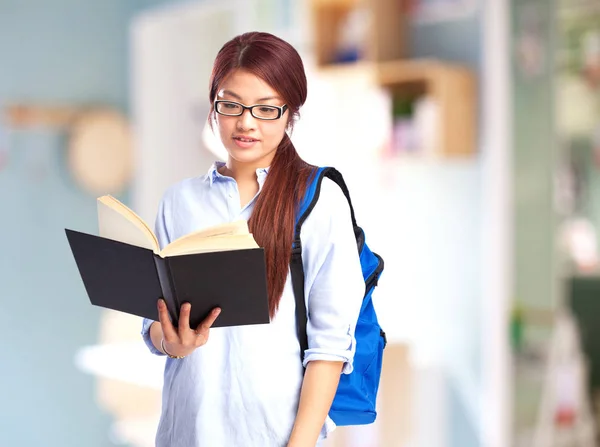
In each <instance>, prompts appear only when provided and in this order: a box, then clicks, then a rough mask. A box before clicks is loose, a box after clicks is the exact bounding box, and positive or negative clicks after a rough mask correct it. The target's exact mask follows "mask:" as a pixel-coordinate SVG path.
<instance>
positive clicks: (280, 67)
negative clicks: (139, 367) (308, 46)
mask: <svg viewBox="0 0 600 447" xmlns="http://www.w3.org/2000/svg"><path fill="white" fill-rule="evenodd" d="M306 95H307V86H306V76H305V73H304V67H303V64H302V60H301V58H300V56H299V55H298V53H297V52H296V50H295V49H294V48H293V47H292V46H291V45H289V44H288V43H286V42H285V41H283V40H281V39H279V38H277V37H275V36H273V35H270V34H266V33H247V34H243V35H241V36H238V37H236V38H234V39H232V40H231V41H229V42H227V43H226V44H225V45H224V46H223V48H222V49H221V50H220V52H219V53H218V55H217V58H216V60H215V63H214V67H213V72H212V76H211V79H210V103H211V105H212V107H211V113H210V115H209V120H211V125H213V127H214V126H215V125H216V128H217V129H218V132H219V135H220V138H221V140H222V142H223V144H224V146H225V148H226V149H227V153H228V158H227V162H226V163H220V162H216V163H215V164H214V165H213V166H212V167H211V168H210V170H209V171H208V173H207V174H206V175H203V176H199V177H195V178H191V179H186V180H184V181H182V182H180V183H178V184H176V185H174V186H172V187H171V188H169V189H168V190H167V192H166V193H165V195H164V197H163V200H162V201H161V204H160V207H159V212H158V216H157V221H156V233H157V235H158V237H159V241H160V243H161V245H162V246H164V245H165V244H167V243H169V242H170V241H173V240H175V239H177V238H178V237H180V236H183V235H185V234H187V233H189V232H191V231H194V230H198V229H200V228H203V227H207V226H210V225H216V224H219V223H223V222H229V221H233V220H236V219H240V218H243V219H247V220H248V224H249V227H250V231H251V232H252V233H253V235H254V238H255V239H256V241H257V243H258V244H259V245H260V246H261V247H264V249H265V253H266V259H267V279H268V290H269V308H270V314H271V323H270V324H267V325H256V326H244V327H227V328H218V329H213V330H212V331H211V330H210V326H211V325H212V324H213V322H214V321H215V319H216V318H218V314H219V309H215V310H214V311H213V313H212V314H211V315H210V316H208V317H207V318H206V320H205V321H204V322H203V323H202V324H200V326H198V327H197V328H190V326H189V313H190V309H189V304H184V305H183V306H182V308H181V310H180V312H181V316H180V319H179V324H178V326H177V327H174V326H173V324H172V323H171V321H170V319H169V316H168V313H167V310H166V308H165V305H164V303H163V302H162V300H159V302H158V309H159V315H160V321H159V322H154V321H150V320H144V324H143V330H142V334H143V337H144V340H145V341H146V343H147V345H148V347H149V348H150V350H151V351H152V352H153V353H155V354H158V355H168V356H169V358H168V359H167V362H166V367H165V375H164V388H163V405H162V415H161V420H160V424H159V427H158V431H157V435H156V445H157V446H158V447H167V446H168V447H174V446H177V447H286V446H287V447H314V446H315V445H318V443H319V442H320V441H321V440H322V439H324V438H325V437H326V436H327V433H328V432H330V431H331V430H332V429H333V428H334V424H333V422H332V421H331V419H329V418H328V416H327V414H328V411H329V408H330V406H331V403H332V400H333V397H334V395H335V391H336V389H337V386H338V382H339V379H340V374H341V373H342V374H343V373H345V374H348V373H350V372H351V371H352V360H353V355H354V352H355V339H354V329H355V324H356V320H357V318H358V313H359V310H360V306H361V302H362V298H363V292H364V280H363V277H362V270H361V266H360V261H359V256H358V251H357V247H356V240H355V236H354V233H353V228H352V222H351V216H350V207H349V205H348V202H347V200H346V198H345V197H344V195H343V193H342V191H341V189H340V188H339V187H338V186H337V185H336V184H335V183H334V182H332V181H331V180H329V179H324V181H323V185H322V189H321V195H320V198H319V201H318V202H317V205H316V206H315V208H314V210H313V211H312V213H311V214H310V215H309V217H308V218H307V219H306V221H305V223H304V225H303V226H302V230H301V231H302V242H303V245H302V259H303V263H304V272H305V299H306V306H307V310H308V316H309V318H308V325H307V332H308V340H309V349H308V350H306V351H305V352H304V356H303V358H304V361H303V362H301V361H300V358H301V357H300V344H299V340H298V338H297V335H296V322H295V301H294V294H293V290H292V284H291V278H290V274H289V262H290V255H291V246H292V239H293V229H294V224H295V211H296V208H297V205H298V202H299V201H300V200H301V199H302V197H303V194H304V192H305V189H306V183H307V181H308V179H309V177H310V175H311V173H312V172H313V169H314V167H313V166H311V165H309V164H307V163H305V162H304V161H303V160H302V159H301V158H300V157H299V156H298V154H297V153H296V150H295V148H294V146H293V144H292V142H291V140H290V138H289V137H288V135H287V133H286V131H290V130H291V128H292V126H293V123H294V120H295V119H296V118H297V117H298V112H299V109H300V107H301V106H302V105H303V104H304V101H305V100H306ZM332 113H335V111H332ZM315 144H319V141H318V138H317V136H315ZM235 275H236V272H234V271H232V272H231V276H232V278H235ZM209 333H210V340H209Z"/></svg>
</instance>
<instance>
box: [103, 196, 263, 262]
mask: <svg viewBox="0 0 600 447" xmlns="http://www.w3.org/2000/svg"><path fill="white" fill-rule="evenodd" d="M97 202H98V228H99V232H100V236H102V237H106V238H109V239H112V240H115V241H120V242H124V243H126V244H131V245H136V246H138V247H144V248H147V249H149V250H152V251H153V252H154V253H155V254H157V255H158V256H160V257H161V258H165V257H167V256H177V255H184V254H192V253H205V252H214V251H223V250H242V249H246V248H258V244H257V243H256V241H255V240H254V238H253V237H252V235H251V234H250V233H249V232H248V223H247V222H246V221H245V220H238V221H235V222H232V223H225V224H222V225H217V226H214V227H210V228H206V229H203V230H199V231H195V232H193V233H190V234H187V235H185V236H182V237H180V238H179V239H177V240H174V241H173V242H171V243H170V244H168V245H167V246H166V247H164V248H163V249H162V250H161V249H160V247H159V244H158V239H157V238H156V236H155V234H154V233H153V232H152V230H151V229H150V227H149V226H148V224H146V222H144V221H143V220H142V218H141V217H139V216H138V215H137V214H136V213H135V212H133V211H132V210H131V209H130V208H128V207H127V206H126V205H124V204H123V203H121V202H120V201H118V200H117V199H115V198H114V197H112V196H102V197H100V198H98V201H97Z"/></svg>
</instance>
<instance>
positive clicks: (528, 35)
mask: <svg viewBox="0 0 600 447" xmlns="http://www.w3.org/2000/svg"><path fill="white" fill-rule="evenodd" d="M251 30H260V31H267V32H271V33H274V34H276V35H278V36H280V37H282V38H284V39H286V40H287V41H289V42H290V43H291V44H292V45H294V46H295V48H296V49H297V50H298V51H299V52H300V54H301V56H302V57H303V59H304V61H305V66H306V71H307V76H308V81H309V94H308V100H307V103H306V105H305V107H304V108H303V109H302V111H301V112H302V113H301V115H302V117H301V120H300V121H299V122H298V124H297V126H296V128H295V129H294V132H293V134H292V140H293V141H294V143H295V145H296V148H297V149H298V151H299V153H300V155H301V156H302V157H303V158H304V159H306V160H307V161H309V162H311V163H313V164H319V165H333V166H336V167H337V168H338V169H339V170H341V171H342V173H343V174H344V176H345V178H346V181H347V183H348V185H349V188H350V191H351V193H352V198H353V202H354V205H355V208H356V213H357V219H358V223H359V224H360V225H361V226H362V227H363V228H364V229H365V232H366V234H367V239H368V241H369V245H370V247H371V248H372V249H373V250H374V251H376V252H378V253H379V254H380V255H381V256H382V257H383V258H384V259H385V261H386V270H385V272H384V274H383V276H382V280H381V281H380V285H379V287H378V290H377V291H376V293H375V303H376V306H377V309H378V312H379V315H380V320H381V324H382V326H383V328H384V330H385V331H386V332H387V334H388V340H389V344H388V347H387V348H386V353H385V357H384V366H383V376H382V380H381V387H380V394H379V400H378V405H379V407H380V409H379V417H378V420H377V422H376V423H375V424H373V425H371V426H365V427H350V428H343V429H339V430H336V431H335V432H334V435H333V436H332V437H331V438H330V439H329V440H328V441H327V443H326V445H327V447H480V446H481V447H521V446H527V447H529V446H533V447H558V446H565V447H570V446H585V447H588V446H590V447H591V446H596V445H598V439H599V436H598V433H599V422H600V419H599V418H600V393H599V392H598V390H599V389H600V324H597V319H598V318H600V265H599V260H600V256H599V248H600V246H599V241H598V231H599V229H600V1H598V0H554V1H551V0H550V1H549V0H239V1H235V0H198V1H185V2H183V1H176V0H172V1H168V0H102V1H95V2H93V1H90V0H77V1H75V0H0V250H1V255H0V286H1V287H0V328H1V330H2V335H1V337H0V340H1V341H0V358H1V359H2V360H0V362H1V364H0V380H1V383H2V385H1V386H0V402H1V403H2V405H0V446H2V447H13V446H15V447H17V446H19V447H20V446H23V447H29V446H43V447H81V446H85V447H109V446H126V447H149V446H152V445H154V433H155V430H156V426H157V423H158V415H159V412H160V390H161V387H162V369H163V366H164V359H163V358H158V357H156V356H152V355H151V354H150V353H149V352H148V351H147V349H146V348H145V346H144V345H143V344H142V341H141V338H140V335H139V332H140V328H141V320H140V319H138V318H135V317H131V316H128V315H125V314H121V313H117V312H111V311H106V310H103V309H100V308H96V307H93V306H91V305H90V303H89V301H88V298H87V295H86V292H85V289H84V287H83V284H82V282H81V279H80V277H79V275H78V271H77V268H76V265H75V263H74V261H73V258H72V255H71V253H70V250H69V247H68V244H67V240H66V237H65V234H64V229H65V228H71V229H74V230H78V231H85V232H91V233H95V232H97V220H96V219H97V216H96V200H95V199H96V198H97V197H98V196H100V195H103V194H113V195H114V196H116V197H117V198H119V199H120V200H122V201H124V202H125V203H126V204H127V205H129V206H130V207H131V208H133V209H134V210H135V211H136V212H137V213H138V214H139V215H140V216H141V217H143V218H144V219H145V220H146V221H147V222H148V223H150V224H151V225H152V224H153V222H154V215H155V213H156V209H157V204H158V201H159V199H160V197H161V195H162V193H163V191H164V190H165V189H166V188H167V187H168V186H169V185H171V184H172V183H174V182H176V181H178V180H180V179H182V178H184V177H190V176H197V175H202V174H204V173H205V172H206V171H207V170H208V168H209V166H210V165H211V164H212V162H213V161H215V160H218V159H223V158H224V156H225V153H224V151H223V148H222V147H221V145H220V143H219V141H218V139H217V138H216V137H215V135H214V134H212V132H211V131H210V130H209V129H207V126H206V116H207V113H208V108H209V103H208V97H207V94H208V79H209V75H210V70H211V67H212V63H213V60H214V57H215V56H216V53H217V51H218V50H219V48H220V47H221V46H222V45H223V44H224V43H225V42H226V41H227V40H229V39H230V38H231V37H233V36H235V35H237V34H239V33H241V32H245V31H251Z"/></svg>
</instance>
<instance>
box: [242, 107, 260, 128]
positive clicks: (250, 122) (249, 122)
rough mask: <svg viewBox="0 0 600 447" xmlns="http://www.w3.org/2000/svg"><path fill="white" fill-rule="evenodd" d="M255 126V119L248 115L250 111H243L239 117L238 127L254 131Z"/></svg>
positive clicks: (250, 114)
mask: <svg viewBox="0 0 600 447" xmlns="http://www.w3.org/2000/svg"><path fill="white" fill-rule="evenodd" d="M255 125H256V118H254V117H253V116H252V113H250V110H248V109H246V110H244V113H242V114H241V115H240V117H239V120H238V126H239V127H240V128H241V129H244V130H250V129H254V127H255Z"/></svg>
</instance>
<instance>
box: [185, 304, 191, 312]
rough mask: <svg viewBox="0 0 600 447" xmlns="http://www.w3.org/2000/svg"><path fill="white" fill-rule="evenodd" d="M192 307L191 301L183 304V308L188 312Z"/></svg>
mask: <svg viewBox="0 0 600 447" xmlns="http://www.w3.org/2000/svg"><path fill="white" fill-rule="evenodd" d="M191 307H192V305H191V304H190V303H185V304H184V305H183V310H185V311H186V312H187V311H188V310H190V308H191Z"/></svg>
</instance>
